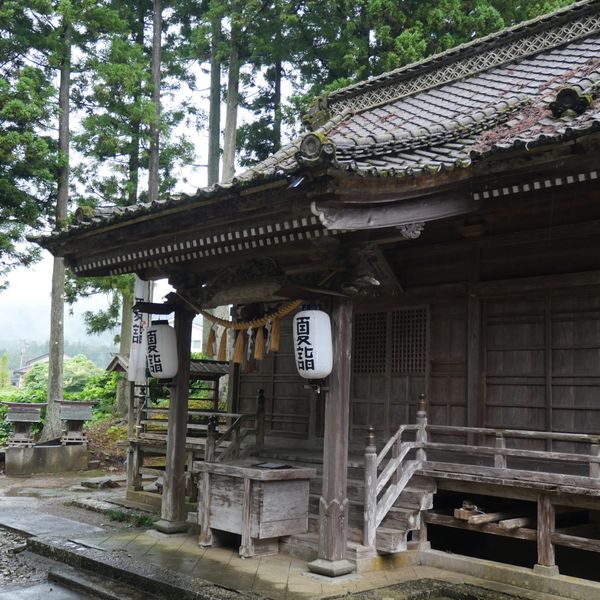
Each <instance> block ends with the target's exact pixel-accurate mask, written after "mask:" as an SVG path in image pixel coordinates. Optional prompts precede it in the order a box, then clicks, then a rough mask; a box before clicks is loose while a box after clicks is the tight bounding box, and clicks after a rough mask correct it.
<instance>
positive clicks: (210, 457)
mask: <svg viewBox="0 0 600 600" xmlns="http://www.w3.org/2000/svg"><path fill="white" fill-rule="evenodd" d="M218 422H219V421H218V417H217V416H216V415H211V416H210V417H208V425H207V427H206V446H204V460H205V462H213V461H214V460H215V455H216V450H217V449H216V441H217V425H218Z"/></svg>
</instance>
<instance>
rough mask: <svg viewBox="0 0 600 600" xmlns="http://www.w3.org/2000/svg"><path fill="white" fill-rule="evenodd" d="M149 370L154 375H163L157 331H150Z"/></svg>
mask: <svg viewBox="0 0 600 600" xmlns="http://www.w3.org/2000/svg"><path fill="white" fill-rule="evenodd" d="M147 356H148V368H149V369H150V371H152V372H153V373H162V361H161V359H160V352H159V351H158V341H157V339H156V330H154V329H149V330H148V350H147Z"/></svg>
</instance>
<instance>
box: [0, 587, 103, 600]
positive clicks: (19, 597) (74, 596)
mask: <svg viewBox="0 0 600 600" xmlns="http://www.w3.org/2000/svg"><path fill="white" fill-rule="evenodd" d="M41 598H44V600H88V598H89V599H92V598H93V597H92V596H88V595H87V594H84V593H83V592H80V591H72V590H69V589H67V588H65V587H62V586H60V585H58V584H56V583H41V584H39V585H31V586H28V587H23V588H11V589H10V590H8V591H4V592H3V591H0V600H40V599H41Z"/></svg>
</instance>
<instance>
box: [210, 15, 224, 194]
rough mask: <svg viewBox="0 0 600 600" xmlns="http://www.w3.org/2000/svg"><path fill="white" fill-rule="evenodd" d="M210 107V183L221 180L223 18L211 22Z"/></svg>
mask: <svg viewBox="0 0 600 600" xmlns="http://www.w3.org/2000/svg"><path fill="white" fill-rule="evenodd" d="M210 28H211V34H210V107H209V111H208V185H213V184H215V183H217V182H218V181H219V162H220V158H221V157H220V153H221V152H220V151H221V144H220V141H221V140H220V138H221V59H220V56H219V46H220V43H221V18H220V17H214V18H213V19H212V20H211V22H210Z"/></svg>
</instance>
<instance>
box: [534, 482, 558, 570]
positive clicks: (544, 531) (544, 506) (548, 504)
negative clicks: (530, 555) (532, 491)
mask: <svg viewBox="0 0 600 600" xmlns="http://www.w3.org/2000/svg"><path fill="white" fill-rule="evenodd" d="M554 528H555V511H554V506H553V505H552V500H551V498H550V496H548V495H547V494H541V495H540V496H538V516H537V552H538V561H537V564H536V565H535V567H534V570H535V571H536V572H539V573H542V574H544V575H558V567H557V566H556V562H555V557H554V544H553V543H552V534H553V533H554Z"/></svg>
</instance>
